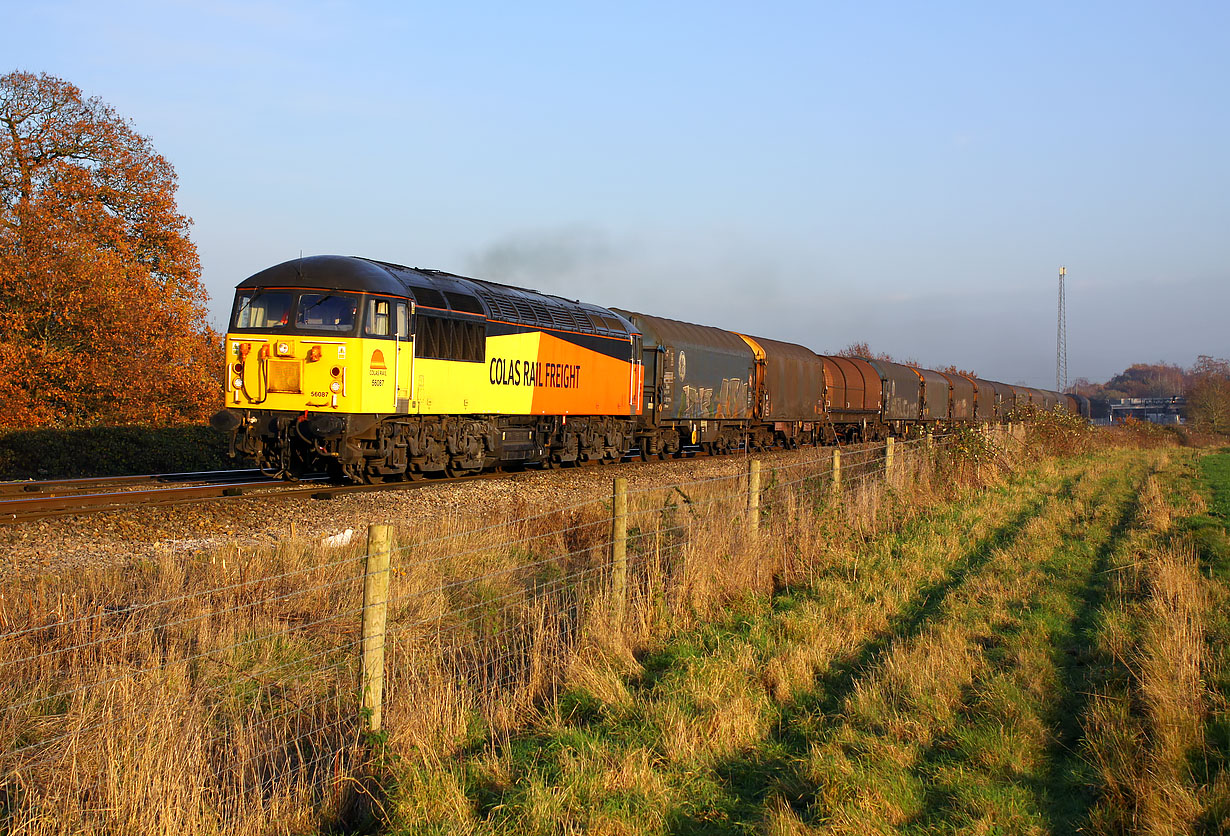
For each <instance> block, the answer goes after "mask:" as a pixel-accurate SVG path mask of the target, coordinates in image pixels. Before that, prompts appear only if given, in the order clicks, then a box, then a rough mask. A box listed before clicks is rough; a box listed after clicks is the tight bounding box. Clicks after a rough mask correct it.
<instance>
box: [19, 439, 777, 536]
mask: <svg viewBox="0 0 1230 836" xmlns="http://www.w3.org/2000/svg"><path fill="white" fill-rule="evenodd" d="M775 449H776V448H775ZM708 455H709V454H708V453H705V452H703V451H701V450H700V449H699V448H694V449H687V450H685V451H684V454H683V456H681V458H705V457H708ZM656 460H657V459H656V458H654V459H651V461H656ZM639 461H641V459H640V457H639V456H638V455H635V453H634V454H632V455H629V456H626V457H625V458H624V459H623V461H622V462H614V461H606V462H590V463H587V464H585V465H583V467H587V468H588V467H599V466H602V465H618V464H627V463H634V462H639ZM508 475H509V473H508V472H506V471H501V470H491V471H483V472H480V473H474V474H469V475H464V476H447V477H439V478H428V479H424V480H416V481H404V482H388V483H384V484H374V485H367V484H355V485H336V484H327V483H326V477H324V476H312V477H308V478H305V479H303V480H301V481H300V482H285V481H283V480H279V479H270V478H268V477H266V476H264V475H263V474H261V472H260V471H259V470H227V471H211V472H203V473H162V474H150V475H144V476H113V477H98V478H87V479H59V480H45V481H29V482H0V525H13V524H17V523H23V522H33V521H35V520H40V519H46V518H48V517H60V516H69V515H77V514H96V513H102V512H107V511H118V510H122V509H125V508H134V507H142V506H152V505H175V504H182V503H188V502H206V501H211V500H223V499H230V498H235V497H245V496H246V497H248V498H253V497H259V498H265V499H268V500H275V499H279V500H280V499H293V498H311V499H320V500H325V499H332V498H333V497H335V496H341V495H344V494H348V493H370V492H377V491H398V490H415V489H418V488H423V487H428V486H431V485H443V484H449V483H461V482H474V481H477V480H482V479H501V478H506V477H507V476H508Z"/></svg>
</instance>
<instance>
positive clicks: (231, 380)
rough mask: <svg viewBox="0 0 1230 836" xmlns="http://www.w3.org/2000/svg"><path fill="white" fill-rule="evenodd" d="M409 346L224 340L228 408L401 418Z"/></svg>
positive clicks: (325, 339)
mask: <svg viewBox="0 0 1230 836" xmlns="http://www.w3.org/2000/svg"><path fill="white" fill-rule="evenodd" d="M413 354H414V352H413V343H412V342H411V341H408V340H382V339H373V340H365V339H358V338H353V339H352V338H344V339H342V338H328V337H307V336H293V335H283V336H276V337H264V336H261V335H248V334H228V335H227V338H226V356H227V358H228V359H229V360H230V364H229V366H228V375H227V406H229V407H230V408H231V409H237V410H242V409H258V410H262V411H264V410H267V411H270V412H300V413H302V412H313V413H318V412H320V413H339V414H340V413H380V414H392V413H395V412H405V411H407V408H408V404H409V401H410V398H411V371H412V367H413Z"/></svg>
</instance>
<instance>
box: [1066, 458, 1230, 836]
mask: <svg viewBox="0 0 1230 836" xmlns="http://www.w3.org/2000/svg"><path fill="white" fill-rule="evenodd" d="M1165 463H1168V460H1166V459H1164V460H1163V464H1165ZM1184 499H1185V498H1183V497H1181V496H1178V495H1177V494H1176V492H1175V491H1173V490H1168V489H1167V487H1165V486H1163V484H1162V479H1161V477H1160V476H1159V475H1154V476H1151V477H1150V478H1149V479H1148V481H1147V482H1146V484H1145V486H1144V489H1143V490H1142V492H1141V502H1140V517H1141V519H1142V521H1143V522H1144V526H1143V527H1142V529H1140V530H1139V531H1138V532H1137V533H1136V535H1135V537H1134V541H1133V544H1132V545H1133V548H1134V554H1135V559H1134V560H1132V561H1131V562H1130V563H1128V564H1127V565H1125V566H1124V567H1122V569H1121V570H1120V571H1119V572H1118V573H1117V574H1116V578H1115V582H1114V586H1113V592H1112V595H1111V598H1110V601H1109V602H1108V606H1107V610H1106V615H1105V618H1104V622H1103V627H1102V630H1101V635H1100V641H1101V646H1102V647H1103V649H1104V650H1105V651H1106V652H1107V654H1108V656H1109V657H1110V658H1112V659H1113V660H1114V661H1115V663H1116V668H1115V669H1114V672H1113V673H1112V675H1111V676H1110V677H1109V678H1108V679H1107V681H1106V682H1105V684H1104V686H1103V688H1102V689H1101V690H1100V692H1099V693H1098V694H1097V695H1096V697H1095V698H1094V699H1093V700H1092V702H1091V705H1090V710H1089V716H1088V719H1087V722H1086V728H1087V732H1088V736H1087V750H1088V752H1089V757H1090V759H1091V760H1092V762H1093V763H1094V764H1095V765H1096V767H1097V770H1098V774H1099V777H1100V780H1101V782H1102V784H1103V786H1104V787H1105V793H1104V796H1103V798H1102V800H1101V802H1100V803H1099V804H1098V805H1097V807H1096V808H1095V810H1094V815H1093V817H1092V824H1093V829H1094V830H1095V832H1099V833H1120V832H1124V830H1125V829H1130V830H1133V831H1139V832H1142V833H1147V834H1156V836H1165V835H1167V834H1184V833H1191V832H1193V829H1194V827H1195V825H1196V822H1197V820H1198V818H1199V817H1200V816H1201V814H1202V812H1203V811H1204V809H1205V807H1206V804H1207V800H1206V799H1205V798H1204V797H1203V796H1205V795H1207V794H1208V793H1209V792H1210V790H1213V791H1215V790H1216V788H1215V787H1213V788H1210V787H1202V786H1201V785H1200V782H1199V780H1198V779H1197V778H1196V776H1195V775H1193V773H1192V762H1193V757H1194V756H1197V755H1199V754H1200V753H1201V751H1202V749H1203V747H1204V730H1205V723H1206V720H1207V717H1208V713H1209V702H1210V699H1211V694H1210V692H1209V689H1208V686H1207V683H1206V677H1208V676H1209V674H1210V662H1211V660H1210V657H1209V646H1208V642H1207V637H1206V627H1207V625H1208V624H1209V623H1210V618H1211V610H1210V607H1211V602H1212V600H1213V599H1212V586H1211V583H1210V581H1209V580H1208V579H1207V578H1205V577H1203V576H1202V575H1201V571H1200V563H1199V559H1198V556H1197V554H1196V551H1195V549H1194V547H1193V546H1192V544H1191V542H1190V541H1188V540H1186V539H1185V538H1183V537H1178V538H1175V537H1172V536H1170V531H1171V526H1172V521H1173V518H1174V516H1175V514H1176V513H1177V511H1176V509H1175V508H1174V507H1172V504H1171V503H1173V502H1175V501H1176V500H1177V501H1179V502H1181V503H1182V505H1183V506H1185V507H1184V508H1182V509H1179V510H1180V511H1185V510H1188V509H1189V508H1191V507H1193V505H1194V504H1195V503H1194V502H1193V498H1192V497H1187V498H1186V501H1184ZM1194 499H1195V500H1198V499H1199V497H1195V498H1194Z"/></svg>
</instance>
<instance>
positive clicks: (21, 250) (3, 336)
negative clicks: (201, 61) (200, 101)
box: [0, 72, 221, 427]
mask: <svg viewBox="0 0 1230 836" xmlns="http://www.w3.org/2000/svg"><path fill="white" fill-rule="evenodd" d="M175 190H176V178H175V171H174V169H173V168H172V167H171V164H170V163H168V162H167V161H166V159H164V158H163V157H162V156H161V155H159V154H158V153H157V152H155V151H154V148H153V146H152V145H151V143H150V141H149V139H148V138H147V137H144V136H142V135H140V134H139V133H137V132H136V130H135V129H134V128H133V127H132V125H131V124H129V122H128V121H126V120H125V119H123V118H122V117H120V116H119V115H118V114H117V113H116V112H115V110H114V109H112V108H111V107H110V106H109V105H107V104H105V103H104V102H102V101H101V100H100V99H98V98H84V97H83V96H82V93H81V91H80V90H79V89H78V88H77V87H75V86H74V85H72V84H70V83H68V82H66V81H63V80H62V79H59V78H55V77H53V76H49V75H45V74H39V75H35V74H32V73H26V72H12V73H9V74H8V75H5V76H0V427H2V426H9V427H12V426H48V425H58V426H83V425H90V424H98V423H155V424H156V423H173V422H184V421H197V420H200V419H201V418H203V417H204V416H205V415H206V414H207V413H208V412H209V411H210V410H211V409H212V408H215V406H216V405H217V403H218V401H219V400H220V392H221V385H220V380H219V377H218V375H219V373H220V372H219V369H218V367H219V366H220V363H219V361H218V356H219V353H218V349H217V342H218V337H217V335H216V334H215V333H214V332H213V331H212V329H210V328H209V326H208V324H207V322H206V308H205V304H206V300H207V296H206V292H205V289H204V287H203V285H202V284H201V281H200V262H199V260H198V258H197V254H196V248H195V246H194V245H193V244H192V242H191V241H190V240H189V239H188V227H189V224H190V223H191V222H190V220H189V219H188V218H187V217H185V216H184V215H182V214H180V212H179V211H178V209H177V207H176V204H175Z"/></svg>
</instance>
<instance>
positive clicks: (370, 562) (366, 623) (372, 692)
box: [361, 525, 392, 732]
mask: <svg viewBox="0 0 1230 836" xmlns="http://www.w3.org/2000/svg"><path fill="white" fill-rule="evenodd" d="M391 546H392V537H391V528H390V526H388V525H369V526H368V527H367V562H366V565H365V567H364V571H363V657H362V666H361V667H362V680H361V687H362V694H361V697H362V705H363V708H364V710H365V712H367V729H368V731H373V732H378V731H380V723H381V713H382V709H383V707H384V643H385V635H386V631H385V625H386V624H387V622H388V605H389V556H390V554H391V553H392V548H391Z"/></svg>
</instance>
